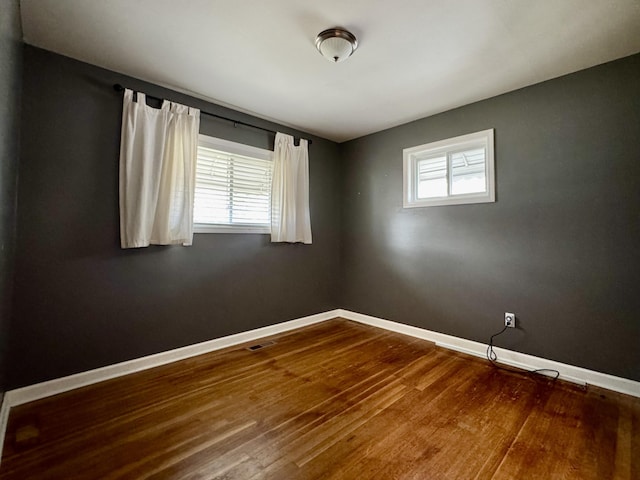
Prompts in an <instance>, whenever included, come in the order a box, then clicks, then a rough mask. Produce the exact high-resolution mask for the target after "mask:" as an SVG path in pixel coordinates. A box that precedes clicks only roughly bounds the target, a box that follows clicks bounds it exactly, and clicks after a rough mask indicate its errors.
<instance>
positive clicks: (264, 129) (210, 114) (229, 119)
mask: <svg viewBox="0 0 640 480" xmlns="http://www.w3.org/2000/svg"><path fill="white" fill-rule="evenodd" d="M113 89H114V90H115V91H116V92H122V91H124V87H123V86H122V85H120V84H119V83H115V84H114V85H113ZM145 95H146V94H145ZM146 96H147V97H149V98H153V99H154V100H157V101H159V102H162V101H163V100H164V99H163V98H158V97H154V96H153V95H146ZM200 113H202V114H204V115H209V116H210V117H215V118H218V119H220V120H225V121H227V122H231V123H233V125H234V126H236V125H242V126H243V127H249V128H255V129H256V130H262V131H263V132H267V133H272V134H273V135H275V134H276V133H277V132H275V131H274V130H270V129H268V128H264V127H259V126H257V125H252V124H250V123H247V122H243V121H240V120H234V119H233V118H229V117H223V116H222V115H218V114H217V113H211V112H205V111H204V110H200ZM307 142H309V145H311V144H312V143H313V142H312V141H311V140H307Z"/></svg>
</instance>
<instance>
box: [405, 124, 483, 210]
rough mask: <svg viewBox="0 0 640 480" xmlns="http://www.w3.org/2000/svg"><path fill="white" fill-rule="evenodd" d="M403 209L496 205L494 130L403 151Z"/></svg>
mask: <svg viewBox="0 0 640 480" xmlns="http://www.w3.org/2000/svg"><path fill="white" fill-rule="evenodd" d="M403 176H404V183H403V195H404V199H403V206H404V207H405V208H411V207H430V206H436V205H457V204H465V203H485V202H495V185H494V155H493V129H490V130H484V131H482V132H477V133H471V134H469V135H462V136H460V137H455V138H450V139H448V140H441V141H438V142H433V143H427V144H425V145H419V146H417V147H412V148H405V149H404V150H403Z"/></svg>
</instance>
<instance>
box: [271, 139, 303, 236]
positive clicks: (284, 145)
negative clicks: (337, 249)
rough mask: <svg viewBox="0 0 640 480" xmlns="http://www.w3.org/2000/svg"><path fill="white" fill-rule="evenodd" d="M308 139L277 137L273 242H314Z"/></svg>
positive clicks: (272, 197)
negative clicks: (298, 140) (312, 237)
mask: <svg viewBox="0 0 640 480" xmlns="http://www.w3.org/2000/svg"><path fill="white" fill-rule="evenodd" d="M307 144H308V142H307V140H304V139H301V140H300V145H299V146H297V147H296V146H295V145H294V144H293V137H292V136H291V135H286V134H284V133H277V134H276V141H275V148H274V152H273V181H272V184H271V241H272V242H292V243H295V242H302V243H311V217H310V215H309V151H308V146H307Z"/></svg>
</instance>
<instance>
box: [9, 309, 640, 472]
mask: <svg viewBox="0 0 640 480" xmlns="http://www.w3.org/2000/svg"><path fill="white" fill-rule="evenodd" d="M268 340H275V341H276V343H275V344H273V345H270V346H267V347H264V348H262V349H258V350H256V351H249V350H247V349H246V348H245V347H246V346H247V345H244V346H239V347H233V348H230V349H226V350H221V351H218V352H213V353H210V354H206V355H201V356H198V357H194V358H191V359H188V360H183V361H180V362H176V363H173V364H171V365H166V366H162V367H158V368H155V369H152V370H147V371H144V372H140V373H136V374H132V375H128V376H126V377H121V378H118V379H114V380H109V381H106V382H102V383H100V384H96V385H92V386H89V387H85V388H82V389H78V390H74V391H72V392H68V393H64V394H61V395H57V396H55V397H50V398H47V399H43V400H40V401H37V402H33V403H30V404H26V405H22V406H19V407H15V408H13V409H12V410H11V413H10V418H9V424H8V428H7V434H6V438H5V444H4V450H3V457H2V464H1V466H0V478H1V479H7V480H8V479H20V480H25V479H39V480H40V479H207V480H209V479H243V480H250V479H278V480H289V479H305V480H311V479H334V480H337V479H342V480H347V479H358V480H365V479H421V480H423V479H496V480H498V479H544V480H548V479H556V478H557V479H580V480H585V479H586V480H588V479H598V480H602V479H640V399H638V398H633V397H629V396H626V395H621V394H617V393H613V392H609V391H605V390H601V389H596V388H589V389H588V390H585V389H582V388H579V387H577V386H573V385H570V384H565V383H563V382H553V381H551V380H549V379H546V378H543V377H531V376H528V375H525V374H521V373H512V372H508V371H503V370H499V369H496V368H495V367H493V366H492V365H491V364H489V363H488V362H486V361H483V360H482V359H478V358H475V357H471V356H467V355H463V354H459V353H455V352H452V351H448V350H444V349H440V348H436V347H435V346H434V345H433V344H432V343H429V342H426V341H423V340H418V339H414V338H411V337H405V336H402V335H399V334H395V333H391V332H387V331H384V330H379V329H376V328H372V327H368V326H364V325H360V324H357V323H353V322H349V321H347V320H342V319H335V320H332V321H329V322H323V323H321V324H318V325H314V326H310V327H305V328H303V329H300V330H297V331H294V332H288V333H286V334H281V335H277V336H274V337H269V339H268ZM252 343H261V342H252Z"/></svg>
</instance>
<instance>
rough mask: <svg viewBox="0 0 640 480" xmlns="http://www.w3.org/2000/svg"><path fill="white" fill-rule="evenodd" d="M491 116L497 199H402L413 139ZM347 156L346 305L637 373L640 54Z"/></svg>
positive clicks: (391, 133)
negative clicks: (454, 202)
mask: <svg viewBox="0 0 640 480" xmlns="http://www.w3.org/2000/svg"><path fill="white" fill-rule="evenodd" d="M425 95H428V92H427V91H425ZM488 128H495V140H496V169H497V202H496V203H493V204H479V205H458V206H442V207H431V208H414V209H406V210H404V209H403V208H402V149H403V148H406V147H412V146H415V145H420V144H424V143H427V142H431V141H435V140H441V139H445V138H449V137H453V136H456V135H462V134H466V133H471V132H475V131H479V130H484V129H488ZM343 157H344V162H345V174H344V179H343V203H344V205H343V209H344V211H343V220H344V237H343V252H342V254H343V260H344V269H343V275H344V277H343V282H342V283H343V290H342V291H343V297H342V301H341V305H342V306H343V307H344V308H347V309H350V310H354V311H357V312H362V313H365V314H370V315H374V316H378V317H382V318H387V319H390V320H395V321H398V322H402V323H406V324H410V325H415V326H419V327H424V328H427V329H431V330H435V331H438V332H443V333H446V334H450V335H455V336H458V337H463V338H467V339H471V340H476V341H480V342H488V340H489V336H490V335H491V334H492V333H495V332H497V331H499V330H500V329H501V328H502V326H503V312H505V311H512V312H515V313H516V314H517V318H518V326H519V328H518V329H517V330H515V331H514V330H509V331H508V332H507V333H506V334H504V335H503V336H501V337H499V338H498V344H499V345H502V346H505V347H508V348H510V349H513V350H517V351H520V352H524V353H528V354H532V355H537V356H540V357H544V358H548V359H553V360H558V361H561V362H566V363H568V364H573V365H578V366H581V367H586V368H589V369H593V370H597V371H601V372H606V373H610V374H614V375H619V376H622V377H626V378H630V379H634V380H640V348H638V346H639V345H640V320H639V319H640V294H639V292H638V288H639V286H640V55H635V56H632V57H628V58H625V59H622V60H619V61H615V62H612V63H609V64H605V65H601V66H598V67H595V68H591V69H589V70H585V71H582V72H579V73H576V74H573V75H569V76H565V77H561V78H558V79H555V80H551V81H548V82H545V83H542V84H538V85H535V86H532V87H529V88H525V89H522V90H519V91H515V92H513V93H509V94H506V95H502V96H499V97H496V98H492V99H489V100H486V101H482V102H479V103H475V104H472V105H468V106H465V107H462V108H458V109H455V110H452V111H449V112H446V113H443V114H440V115H436V116H433V117H430V118H426V119H423V120H420V121H416V122H412V123H410V124H406V125H403V126H400V127H397V128H393V129H390V130H387V131H383V132H380V133H377V134H374V135H370V136H367V137H363V138H360V139H357V140H354V141H351V142H348V143H346V144H343Z"/></svg>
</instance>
